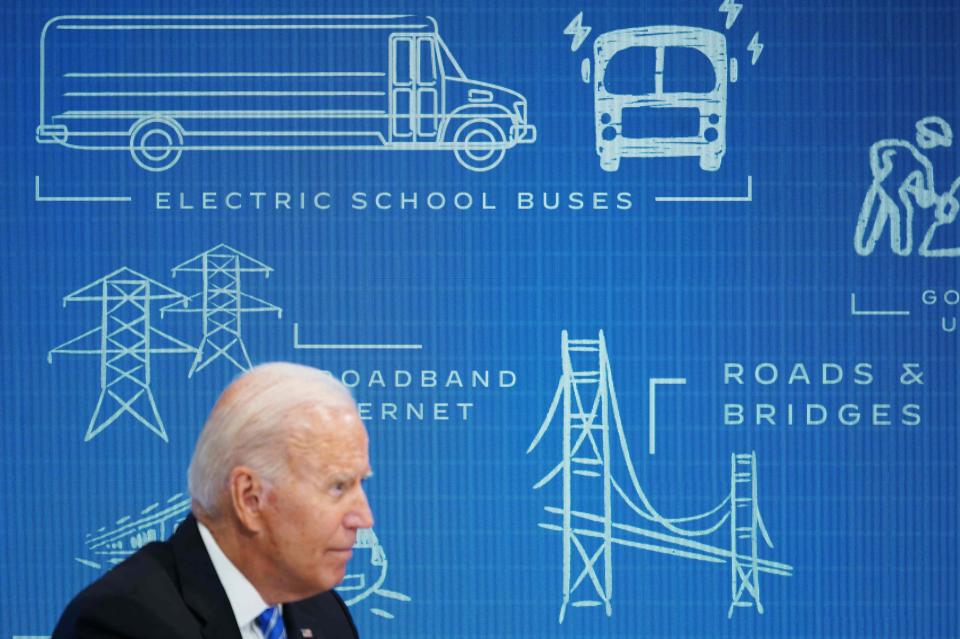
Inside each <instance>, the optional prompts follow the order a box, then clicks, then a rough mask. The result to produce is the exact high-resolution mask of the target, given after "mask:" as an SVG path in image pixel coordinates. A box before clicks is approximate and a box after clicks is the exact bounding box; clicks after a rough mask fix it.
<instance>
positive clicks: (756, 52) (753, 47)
mask: <svg viewBox="0 0 960 639" xmlns="http://www.w3.org/2000/svg"><path fill="white" fill-rule="evenodd" d="M747 51H749V52H751V53H752V54H753V59H752V60H750V64H751V65H754V64H756V63H757V60H759V59H760V54H761V53H763V43H762V42H760V32H759V31H757V32H756V33H754V34H753V38H751V39H750V44H748V45H747Z"/></svg>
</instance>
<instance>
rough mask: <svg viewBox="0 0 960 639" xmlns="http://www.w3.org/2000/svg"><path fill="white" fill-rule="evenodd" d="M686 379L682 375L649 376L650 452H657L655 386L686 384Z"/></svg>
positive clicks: (652, 453)
mask: <svg viewBox="0 0 960 639" xmlns="http://www.w3.org/2000/svg"><path fill="white" fill-rule="evenodd" d="M686 383H687V380H686V379H685V378H683V377H651V378H650V382H649V387H648V391H647V395H648V402H647V409H648V411H649V415H648V419H649V422H650V454H651V455H655V454H656V453H657V436H656V432H657V386H660V385H678V384H686Z"/></svg>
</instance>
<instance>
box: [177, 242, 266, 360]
mask: <svg viewBox="0 0 960 639" xmlns="http://www.w3.org/2000/svg"><path fill="white" fill-rule="evenodd" d="M272 272H273V269H272V268H270V267H269V266H267V265H266V264H264V263H263V262H261V261H260V260H256V259H254V258H252V257H250V256H249V255H246V254H244V253H241V252H240V251H238V250H237V249H235V248H233V247H231V246H227V245H226V244H218V245H216V246H214V247H213V248H211V249H209V250H206V251H204V252H203V253H200V254H199V255H196V256H194V257H192V258H190V259H189V260H187V261H185V262H183V263H182V264H178V265H177V266H175V267H174V268H173V277H176V276H177V274H178V273H199V274H200V275H201V277H202V289H201V290H200V291H199V292H197V293H195V294H193V295H191V296H190V297H189V298H187V300H186V302H185V303H184V302H180V301H175V302H172V303H170V304H168V305H167V306H165V307H163V308H162V309H160V317H163V316H164V315H165V314H166V313H199V314H200V319H201V324H202V326H203V339H202V340H201V341H200V345H199V346H198V347H197V348H196V356H195V357H194V358H193V365H192V366H190V372H189V373H187V376H188V377H193V374H194V373H197V372H199V371H202V370H203V369H204V368H206V367H207V366H208V365H209V364H211V363H212V362H214V361H216V360H217V359H219V358H221V357H222V358H224V359H225V360H227V361H228V362H230V363H231V364H233V365H234V366H236V367H237V368H239V369H240V370H244V371H245V370H248V369H250V368H251V367H252V366H253V364H252V363H251V362H250V355H249V354H248V352H247V347H246V344H244V342H243V334H242V330H241V329H242V323H241V320H242V318H243V315H244V314H247V313H276V314H277V318H278V319H279V318H280V317H281V316H282V314H283V309H281V308H280V307H279V306H275V305H273V304H271V303H270V302H267V301H266V300H262V299H260V298H259V297H254V296H253V295H250V294H249V293H245V292H243V290H242V289H241V285H242V281H241V280H242V278H243V276H244V275H245V274H248V273H260V274H262V275H263V277H264V279H266V278H269V277H270V273H272Z"/></svg>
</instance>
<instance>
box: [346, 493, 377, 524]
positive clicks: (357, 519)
mask: <svg viewBox="0 0 960 639" xmlns="http://www.w3.org/2000/svg"><path fill="white" fill-rule="evenodd" d="M343 525H344V526H345V527H347V528H350V529H357V528H373V511H372V510H370V502H368V501H367V494H366V493H365V492H363V488H361V489H360V495H359V497H358V499H357V502H356V504H354V506H353V508H351V509H350V512H348V513H347V516H346V517H344V520H343Z"/></svg>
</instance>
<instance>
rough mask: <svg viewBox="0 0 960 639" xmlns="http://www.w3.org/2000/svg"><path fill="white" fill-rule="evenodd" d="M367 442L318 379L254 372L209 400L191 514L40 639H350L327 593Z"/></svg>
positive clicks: (341, 560)
mask: <svg viewBox="0 0 960 639" xmlns="http://www.w3.org/2000/svg"><path fill="white" fill-rule="evenodd" d="M369 474H370V465H369V461H368V458H367V433H366V430H365V429H364V427H363V423H362V422H361V420H360V415H359V414H358V412H357V408H356V405H355V404H354V402H353V399H352V398H351V397H350V394H349V392H348V391H347V390H346V389H345V388H344V387H343V386H342V385H341V384H340V383H339V382H337V381H336V380H335V379H333V378H332V377H331V376H330V375H328V374H326V373H323V372H321V371H318V370H316V369H313V368H308V367H305V366H299V365H295V364H279V363H277V364H265V365H263V366H258V367H256V368H254V369H252V370H251V371H249V372H247V373H245V374H244V375H242V376H241V377H240V378H238V379H237V380H236V381H234V382H233V383H232V384H231V385H230V386H229V387H227V389H226V390H225V391H224V392H223V394H222V395H221V396H220V399H219V400H218V401H217V403H216V405H215V406H214V407H213V410H212V411H211V412H210V416H209V417H208V418H207V423H206V425H205V426H204V428H203V432H202V433H200V439H199V440H198V441H197V446H196V450H195V451H194V454H193V460H192V461H191V462H190V470H189V478H188V481H189V487H190V494H191V497H192V499H193V504H192V509H193V514H192V515H191V516H189V517H188V518H187V519H186V520H185V521H184V522H183V523H182V524H181V525H180V526H179V528H177V530H176V532H174V534H173V536H172V537H171V538H170V539H169V540H168V541H166V542H163V543H152V544H149V545H147V546H144V547H143V548H142V549H141V550H140V551H139V552H137V553H136V554H135V555H133V556H132V557H130V558H129V559H127V560H126V561H124V562H123V563H121V564H120V565H119V566H117V567H116V568H114V569H113V570H111V571H110V572H109V573H107V574H106V575H104V576H103V577H102V578H100V579H99V580H98V581H96V582H95V583H94V584H93V585H91V586H90V587H88V588H87V589H86V590H84V591H83V592H81V593H80V594H79V595H77V597H76V598H75V599H74V600H73V601H72V602H71V603H70V605H69V606H68V607H67V609H66V611H65V612H64V613H63V617H62V618H61V619H60V623H59V624H57V628H56V630H54V633H53V639H67V638H71V637H97V638H106V637H118V638H119V637H127V638H136V639H140V638H143V639H175V638H185V639H201V638H202V639H221V638H223V639H281V638H283V639H286V638H289V639H300V638H301V637H303V638H311V637H312V638H315V639H340V638H348V637H356V636H357V631H356V628H355V627H354V625H353V621H352V619H351V618H350V613H349V612H348V611H347V608H346V606H345V605H344V603H343V601H342V600H341V599H340V597H339V596H338V595H337V594H336V592H334V591H333V590H332V588H333V587H334V586H336V585H337V584H338V583H339V582H340V581H341V580H342V579H343V576H344V572H345V570H346V563H347V560H349V559H350V553H351V548H352V546H353V543H354V540H355V538H356V534H357V529H358V528H369V527H371V526H372V525H373V515H372V514H371V512H370V506H369V505H368V503H367V498H366V495H365V494H364V492H363V487H362V485H361V481H362V480H363V479H364V478H365V477H367V476H368V475H369Z"/></svg>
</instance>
